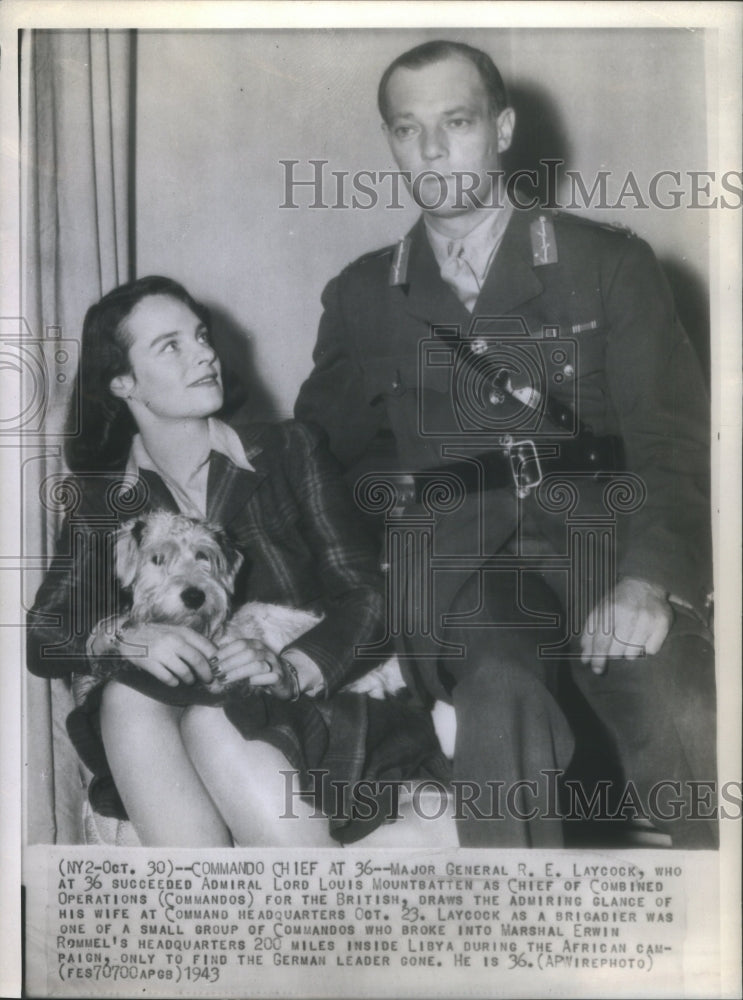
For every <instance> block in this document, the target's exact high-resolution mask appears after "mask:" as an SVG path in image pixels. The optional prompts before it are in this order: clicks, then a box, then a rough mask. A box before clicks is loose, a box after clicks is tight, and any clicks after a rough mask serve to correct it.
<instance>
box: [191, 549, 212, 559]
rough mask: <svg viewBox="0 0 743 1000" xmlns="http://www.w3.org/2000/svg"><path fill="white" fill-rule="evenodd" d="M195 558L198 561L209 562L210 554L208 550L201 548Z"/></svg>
mask: <svg viewBox="0 0 743 1000" xmlns="http://www.w3.org/2000/svg"><path fill="white" fill-rule="evenodd" d="M194 559H196V561H197V562H209V556H208V555H207V554H206V552H202V551H201V550H199V551H198V552H197V553H196V555H195V556H194Z"/></svg>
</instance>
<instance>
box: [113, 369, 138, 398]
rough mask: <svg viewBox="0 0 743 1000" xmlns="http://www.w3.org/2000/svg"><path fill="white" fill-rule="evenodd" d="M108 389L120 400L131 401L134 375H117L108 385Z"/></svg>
mask: <svg viewBox="0 0 743 1000" xmlns="http://www.w3.org/2000/svg"><path fill="white" fill-rule="evenodd" d="M108 388H109V389H110V390H111V393H112V394H113V395H114V396H117V397H118V398H119V399H129V398H130V397H131V394H132V390H133V389H134V376H133V375H115V376H114V377H113V378H112V379H111V381H110V382H109V384H108Z"/></svg>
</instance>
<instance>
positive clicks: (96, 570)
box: [28, 277, 445, 847]
mask: <svg viewBox="0 0 743 1000" xmlns="http://www.w3.org/2000/svg"><path fill="white" fill-rule="evenodd" d="M77 390H78V393H79V395H80V399H81V404H82V414H81V416H82V427H83V434H82V435H81V436H80V437H73V438H71V439H69V443H68V447H67V453H66V457H67V463H68V465H69V467H70V469H71V470H72V472H73V473H75V479H74V480H73V481H71V482H70V483H69V484H68V485H69V487H70V488H71V490H72V491H73V493H74V496H75V497H76V498H77V500H76V502H75V505H74V509H72V510H71V511H70V512H69V513H70V516H69V517H68V520H67V522H66V525H65V528H64V529H63V532H62V537H61V539H60V545H59V549H58V554H57V556H56V557H55V560H54V562H53V564H52V566H51V568H50V570H49V573H48V574H47V577H46V579H45V581H44V583H43V584H42V586H41V588H40V590H39V593H38V595H37V598H36V602H35V605H34V609H33V611H32V613H31V618H30V623H31V626H32V627H31V629H30V631H29V649H28V654H29V655H28V663H29V669H30V670H31V671H32V672H33V673H34V674H37V675H42V676H46V677H58V676H67V675H70V674H73V673H74V674H77V675H79V674H83V675H85V674H87V675H90V674H91V673H93V674H94V675H95V676H98V675H97V673H96V671H95V669H94V668H95V666H96V664H97V663H100V662H105V663H106V664H108V665H109V666H110V664H111V662H112V661H113V662H114V663H115V664H117V665H118V666H119V667H120V668H121V669H120V671H119V672H117V673H116V674H115V679H109V680H108V681H107V682H104V681H103V680H101V681H100V682H97V681H95V680H94V681H92V682H89V683H86V684H85V685H84V690H85V695H84V697H80V698H79V702H80V703H79V704H78V707H77V709H76V710H75V711H74V712H73V713H72V714H71V715H70V718H69V719H68V730H69V732H70V736H71V738H72V739H73V742H74V743H75V746H76V748H77V750H78V753H79V754H80V756H81V758H82V759H83V761H84V762H85V763H86V765H87V766H88V767H89V768H90V769H91V770H92V771H93V773H94V780H93V782H92V783H91V787H90V796H91V800H92V802H93V805H94V807H95V808H96V809H97V810H98V811H99V812H102V813H103V814H107V815H118V816H123V815H125V814H128V816H129V818H130V819H131V821H132V823H133V824H134V827H135V829H136V831H137V833H138V835H139V838H140V840H141V841H142V843H143V844H145V845H149V846H171V847H172V846H221V845H229V844H232V843H233V842H234V843H237V844H242V845H246V844H256V845H257V844H263V845H275V846H276V845H298V844H314V845H330V844H331V843H332V840H331V839H330V835H329V832H328V825H327V822H325V821H318V819H317V818H316V817H317V810H316V808H315V804H316V801H317V800H315V801H314V802H313V801H308V800H307V799H306V798H300V797H299V793H300V791H307V790H314V791H317V789H318V787H319V786H320V783H318V782H317V781H314V782H313V780H312V776H311V775H310V774H309V773H308V772H309V771H311V770H319V771H327V772H328V774H327V775H326V779H327V780H340V781H345V782H348V783H349V785H351V784H353V783H354V782H356V781H358V780H359V779H362V778H369V779H382V778H384V779H387V780H390V779H397V778H411V777H414V776H417V775H420V776H430V775H434V776H437V775H441V774H443V773H445V764H444V763H443V758H442V757H441V754H440V751H439V750H438V747H437V743H436V740H435V736H434V734H433V730H432V726H431V723H430V718H429V716H428V714H427V713H424V712H422V711H418V710H416V709H412V708H409V707H407V706H406V705H405V704H403V703H401V702H399V701H395V700H388V701H385V702H374V701H371V700H370V699H367V698H365V697H363V696H361V695H351V694H347V693H341V694H337V693H336V692H338V690H339V688H340V687H342V685H343V684H344V683H345V682H346V681H347V680H348V679H349V676H350V675H353V673H354V648H355V647H356V646H360V645H364V644H368V643H370V642H373V641H374V640H375V639H378V637H379V635H380V634H381V626H382V623H383V598H382V593H381V586H380V583H381V581H380V575H379V573H378V570H377V566H376V560H375V554H374V547H373V543H372V542H371V541H370V539H368V538H367V537H366V536H365V534H364V530H363V528H362V526H361V525H360V523H359V520H358V518H357V516H356V513H355V509H354V507H353V504H352V501H351V498H350V496H349V495H348V494H347V491H346V489H345V487H344V485H343V484H342V483H341V481H340V480H339V478H338V477H337V474H336V470H335V467H334V465H333V463H332V460H331V458H330V456H329V455H328V454H327V453H326V451H325V450H324V448H323V447H322V446H321V444H320V442H319V440H318V439H317V437H316V436H315V434H314V432H312V431H311V430H310V428H308V427H306V426H304V425H301V424H297V423H285V424H280V425H273V426H271V425H259V426H256V425H254V426H249V427H243V428H232V427H229V426H228V425H227V424H225V423H222V422H221V421H219V420H217V419H216V418H215V417H214V414H215V413H217V412H218V411H219V410H220V408H221V406H222V402H223V390H222V377H221V369H220V362H219V358H218V357H217V354H216V352H215V350H214V347H213V346H212V342H211V339H210V333H209V318H208V314H207V312H206V310H205V309H204V307H203V306H201V305H200V304H199V303H197V302H196V301H194V299H192V298H191V296H190V295H189V294H188V292H187V291H186V290H185V289H184V288H183V287H182V286H180V285H178V284H177V283H176V282H174V281H171V280H169V279H167V278H161V277H148V278H141V279H139V280H137V281H134V282H131V283H130V284H127V285H123V286H121V287H120V288H117V289H115V290H114V291H112V292H110V293H109V294H108V295H106V296H104V297H103V298H102V299H101V300H100V302H98V303H97V304H96V305H94V306H92V307H91V308H90V309H89V311H88V314H87V316H86V318H85V323H84V327H83V337H82V345H81V363H80V371H79V373H78V380H77ZM74 398H75V397H74V396H73V399H74ZM133 482H134V483H135V484H136V488H132V487H131V484H132V483H133ZM124 483H129V484H130V485H129V489H128V491H127V489H123V492H122V488H123V485H124ZM117 490H118V492H117ZM137 498H139V499H140V500H141V502H138V499H137ZM122 509H125V510H126V514H125V515H124V517H131V516H134V515H136V514H139V513H141V512H142V511H143V510H145V511H146V510H152V509H169V510H173V511H178V510H179V511H181V512H182V513H185V514H188V515H191V516H195V517H201V518H207V519H208V520H209V521H210V522H212V523H217V524H220V525H221V526H222V527H224V528H225V529H226V530H227V532H228V533H229V534H230V535H231V537H232V540H233V541H234V543H235V544H236V545H237V547H238V549H239V550H240V551H241V552H242V554H243V556H244V557H245V562H244V567H243V570H242V571H241V573H240V576H239V577H238V580H237V586H236V594H235V597H236V601H237V602H238V603H241V602H242V601H244V600H248V599H250V600H261V601H267V602H272V603H277V604H285V605H292V606H295V607H300V606H301V607H311V608H314V609H317V610H321V611H322V612H323V613H324V618H323V620H322V621H321V622H320V623H319V624H317V625H316V626H315V627H314V628H312V629H311V630H310V631H309V632H307V633H306V634H305V635H303V636H301V637H300V639H298V640H297V641H296V642H294V643H291V644H290V645H289V647H288V648H286V649H285V650H282V652H281V655H279V656H277V655H275V654H274V653H273V652H271V650H269V649H267V648H266V647H265V646H263V645H262V644H261V643H260V642H258V641H255V640H245V639H238V640H233V641H231V642H225V643H222V644H219V643H217V644H216V645H215V643H213V642H212V641H211V640H209V639H208V638H206V637H205V636H203V635H201V634H199V633H197V632H195V631H193V630H192V629H190V628H188V627H186V626H180V625H177V626H174V625H169V624H162V623H154V624H133V623H131V622H128V621H127V616H126V594H125V593H122V592H121V590H120V588H119V587H118V584H117V582H116V580H115V579H114V575H113V569H112V560H111V549H112V546H111V541H112V535H113V530H114V528H115V526H116V521H119V523H120V520H119V518H118V516H116V518H115V520H114V519H112V515H118V514H119V513H120V512H121V510H122ZM102 524H103V525H105V526H106V530H105V532H104V533H103V535H102V533H101V532H102V529H101V525H102ZM101 538H103V541H104V544H101V543H100V542H101ZM69 552H73V553H74V555H73V556H72V558H70V557H69V556H68V555H67V554H68V553H69ZM50 621H52V622H56V623H59V624H55V625H50V624H49V622H50ZM127 657H130V658H131V662H130V660H129V659H127ZM371 666H373V663H370V662H369V661H368V660H366V661H364V667H365V668H366V669H369V668H370V667H371ZM213 669H214V671H215V672H217V673H218V674H219V676H220V678H221V679H222V680H223V681H224V682H225V683H227V684H231V683H232V682H234V681H237V680H242V681H244V682H245V683H247V684H248V685H250V687H251V688H252V689H253V690H254V691H255V694H252V695H250V696H245V695H244V694H233V695H230V696H228V697H227V698H226V700H225V699H224V698H220V697H217V696H213V695H210V693H209V685H210V684H211V683H212V677H213V672H212V670H213ZM355 672H356V674H358V673H359V670H358V669H356V671H355ZM101 676H110V671H108V672H107V673H104V674H102V675H101ZM242 687H244V685H238V688H242ZM281 772H290V773H289V774H288V775H287V774H284V775H282V774H281ZM291 772H294V774H293V776H292V774H291ZM323 787H325V788H328V787H331V786H328V785H324V786H323ZM335 805H337V803H333V802H331V801H330V800H329V799H327V798H326V799H325V800H323V806H324V808H325V809H326V811H329V810H331V809H334V807H335ZM367 813H368V810H367ZM282 815H293V816H294V817H296V818H294V819H291V820H289V819H285V820H281V821H278V818H279V817H281V816H282ZM349 817H350V813H349V811H348V810H346V809H341V810H336V814H335V815H334V816H333V818H332V819H331V829H332V831H333V835H334V836H335V837H336V839H340V840H351V839H355V838H356V837H358V836H360V835H363V833H364V832H365V831H366V830H367V829H370V828H373V826H374V825H376V823H377V822H379V820H380V819H381V818H382V815H381V813H380V814H379V815H377V816H376V817H374V818H373V819H372V821H371V823H370V825H369V826H367V827H364V826H363V825H362V826H361V828H359V827H358V825H357V824H355V823H353V822H351V823H349Z"/></svg>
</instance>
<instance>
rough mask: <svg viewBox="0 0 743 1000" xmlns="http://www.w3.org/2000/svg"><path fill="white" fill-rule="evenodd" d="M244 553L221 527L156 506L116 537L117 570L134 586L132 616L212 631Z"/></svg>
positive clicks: (224, 609) (220, 621)
mask: <svg viewBox="0 0 743 1000" xmlns="http://www.w3.org/2000/svg"><path fill="white" fill-rule="evenodd" d="M242 561H243V557H242V555H241V554H240V553H239V552H238V551H237V549H235V548H234V547H233V546H232V544H231V543H230V542H229V540H228V539H227V536H226V535H225V533H224V532H223V531H220V530H218V529H215V528H212V527H211V526H209V525H208V524H204V523H203V522H201V521H197V520H195V519H194V518H190V517H185V516H184V515H182V514H170V513H168V512H166V511H157V512H155V513H153V514H148V515H147V516H146V517H143V518H140V519H138V520H133V521H129V522H127V523H126V524H125V525H123V526H122V528H121V529H120V530H119V532H118V534H117V537H116V575H117V577H118V579H119V581H120V583H121V585H122V586H123V587H127V588H128V587H131V590H132V610H131V619H132V621H136V622H170V623H172V624H174V625H188V626H189V628H192V629H194V630H195V631H197V632H201V633H203V634H204V635H212V634H213V633H214V632H215V631H216V630H217V629H218V628H219V627H220V626H221V625H222V624H223V622H224V621H225V619H226V617H227V615H228V613H229V609H230V598H231V597H232V592H233V589H234V585H235V576H236V575H237V572H238V570H239V569H240V566H241V565H242Z"/></svg>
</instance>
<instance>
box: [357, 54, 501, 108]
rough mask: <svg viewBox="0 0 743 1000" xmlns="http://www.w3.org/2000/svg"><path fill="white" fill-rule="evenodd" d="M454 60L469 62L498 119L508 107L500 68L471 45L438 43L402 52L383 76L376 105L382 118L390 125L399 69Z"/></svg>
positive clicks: (415, 67) (417, 67) (418, 67)
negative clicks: (391, 90)
mask: <svg viewBox="0 0 743 1000" xmlns="http://www.w3.org/2000/svg"><path fill="white" fill-rule="evenodd" d="M451 56H459V57H461V58H463V59H467V60H469V62H471V63H472V65H473V66H474V67H475V69H476V70H477V72H478V73H479V74H480V79H481V80H482V83H483V86H484V87H485V93H486V94H487V95H488V99H489V101H490V112H491V114H492V115H493V116H494V117H495V116H497V115H499V114H500V113H501V111H503V109H504V108H506V107H508V95H507V94H506V87H505V84H504V83H503V77H502V76H501V75H500V73H499V71H498V67H497V66H496V65H495V63H494V62H493V60H492V59H491V58H490V56H489V55H488V54H487V53H486V52H482V51H481V50H480V49H476V48H474V46H472V45H465V43H464V42H449V41H446V40H438V41H435V42H424V43H423V44H422V45H416V47H415V48H414V49H410V50H409V51H408V52H403V54H402V55H401V56H398V57H397V59H395V60H394V61H393V62H391V63H390V65H389V66H388V67H387V69H386V70H385V71H384V73H383V74H382V79H381V80H380V81H379V90H378V91H377V104H378V105H379V111H380V113H381V115H382V118H383V119H384V120H385V122H387V124H389V105H388V103H387V84H388V83H389V79H390V77H391V76H392V74H393V73H394V72H395V70H396V69H420V68H421V67H422V66H430V65H431V64H432V63H437V62H442V61H443V60H444V59H449V58H450V57H451Z"/></svg>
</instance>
